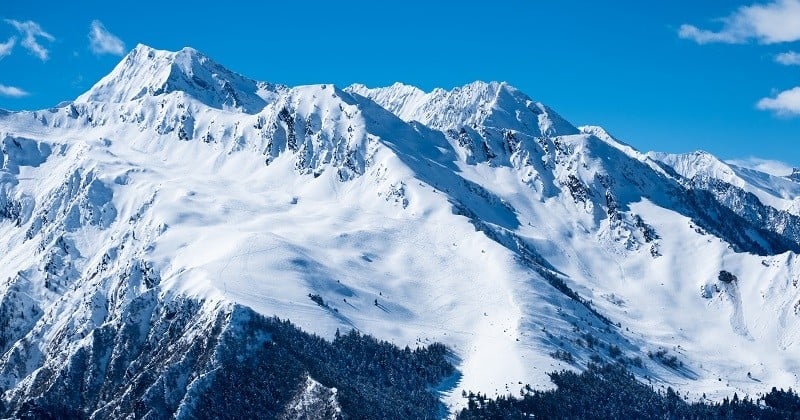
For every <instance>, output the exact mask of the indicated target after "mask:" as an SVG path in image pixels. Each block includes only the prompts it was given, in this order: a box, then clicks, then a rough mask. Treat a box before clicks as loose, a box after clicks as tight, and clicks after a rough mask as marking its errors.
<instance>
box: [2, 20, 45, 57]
mask: <svg viewBox="0 0 800 420" xmlns="http://www.w3.org/2000/svg"><path fill="white" fill-rule="evenodd" d="M5 21H6V23H8V24H9V25H11V26H13V27H14V28H16V29H17V31H19V33H20V35H22V41H21V42H20V45H22V46H23V47H25V49H27V50H28V51H30V52H31V53H32V54H33V55H35V56H37V57H39V59H40V60H42V61H47V58H48V56H49V51H48V50H47V48H45V47H44V46H43V45H42V44H40V43H39V38H43V39H45V40H47V41H55V40H56V38H55V37H54V36H53V35H50V34H48V33H47V32H45V31H44V30H43V29H42V27H41V26H39V24H38V23H36V22H34V21H32V20H28V21H25V22H20V21H18V20H13V19H6V20H5Z"/></svg>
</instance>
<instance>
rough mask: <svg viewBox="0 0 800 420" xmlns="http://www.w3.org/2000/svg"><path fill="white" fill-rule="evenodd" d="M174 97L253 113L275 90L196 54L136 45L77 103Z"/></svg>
mask: <svg viewBox="0 0 800 420" xmlns="http://www.w3.org/2000/svg"><path fill="white" fill-rule="evenodd" d="M177 91H180V92H184V93H186V94H188V95H189V96H192V97H193V98H195V99H197V100H199V101H201V102H203V103H205V104H206V105H208V106H211V107H214V108H219V109H227V108H233V109H239V110H241V111H244V112H247V113H255V112H258V111H259V110H261V109H262V108H263V107H264V106H265V105H266V102H267V97H268V93H269V92H270V91H274V87H273V86H270V85H268V84H266V83H260V82H256V81H254V80H251V79H248V78H246V77H244V76H241V75H239V74H237V73H235V72H232V71H230V70H228V69H226V68H225V67H223V66H221V65H219V64H217V63H216V62H214V61H213V60H211V59H210V58H208V57H207V56H206V55H204V54H202V53H201V52H199V51H197V50H195V49H194V48H189V47H185V48H183V49H181V50H179V51H176V52H172V51H164V50H157V49H155V48H152V47H149V46H147V45H144V44H138V45H137V46H136V47H134V48H133V49H132V50H131V51H130V52H129V53H128V54H127V55H126V56H125V57H124V58H123V59H122V61H120V63H119V64H117V66H116V67H115V68H114V70H112V71H111V73H109V74H108V75H107V76H105V77H103V78H102V79H101V80H100V81H99V82H97V84H95V85H94V86H93V87H92V88H91V89H89V91H87V92H86V93H84V94H83V95H81V96H79V97H78V99H77V100H76V102H116V103H120V102H130V101H136V100H139V99H140V98H143V97H145V96H158V95H163V94H169V93H172V92H177Z"/></svg>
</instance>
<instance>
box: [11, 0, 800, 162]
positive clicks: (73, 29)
mask: <svg viewBox="0 0 800 420" xmlns="http://www.w3.org/2000/svg"><path fill="white" fill-rule="evenodd" d="M177 3H179V2H169V1H163V0H161V1H158V2H156V1H150V0H141V1H138V2H136V4H135V5H131V6H127V7H118V6H116V5H115V6H110V5H109V4H108V3H107V2H100V1H94V0H87V1H75V2H52V4H51V2H6V3H5V4H4V6H3V8H2V10H0V19H2V20H1V21H0V56H2V58H0V108H5V109H12V110H17V109H40V108H47V107H50V106H53V105H55V104H57V103H59V102H61V101H65V100H70V99H74V98H75V97H76V96H77V95H79V94H80V93H82V92H83V91H85V90H87V89H88V88H89V87H90V86H91V85H92V84H93V83H94V82H95V81H97V80H98V79H99V78H100V77H102V76H103V75H105V74H106V73H108V72H109V71H110V70H111V69H112V68H113V67H114V65H115V64H116V63H117V62H118V61H119V60H120V57H121V54H122V53H123V52H126V51H127V50H129V49H130V48H133V47H134V46H135V45H136V44H137V43H144V44H147V45H150V46H152V47H155V48H159V49H169V50H176V49H179V48H181V47H184V46H192V47H194V48H196V49H198V50H200V51H202V52H204V53H206V54H207V55H209V56H211V57H212V58H214V59H215V60H216V61H218V62H220V63H221V64H223V65H225V66H226V67H228V68H230V69H232V70H234V71H237V72H239V73H242V74H244V75H246V76H249V77H251V78H254V79H258V80H264V81H270V82H275V83H284V84H288V85H297V84H309V83H335V84H337V85H341V86H346V85H349V84H351V83H354V82H360V83H365V84H366V85H368V86H379V85H387V84H391V83H393V82H395V81H402V82H404V83H409V84H413V85H416V86H419V87H421V88H423V89H425V90H429V89H431V88H434V87H445V88H450V87H453V86H457V85H462V84H465V83H468V82H470V81H473V80H478V79H481V80H505V81H507V82H509V83H511V84H512V85H514V86H516V87H518V88H519V89H521V90H523V91H524V92H526V93H528V94H529V95H530V96H531V97H533V98H534V99H536V100H538V101H542V102H544V103H546V104H548V105H549V106H551V107H553V108H554V109H555V110H556V111H558V112H559V113H560V114H562V115H563V116H564V117H566V118H567V119H568V120H570V121H572V122H573V123H575V124H597V125H602V126H604V127H605V128H606V129H608V130H609V131H610V132H611V133H612V134H614V135H615V136H617V137H619V138H621V139H623V140H625V141H626V142H628V143H630V144H632V145H633V146H635V147H637V148H639V149H641V150H659V151H668V152H688V151H693V150H697V149H703V150H707V151H710V152H712V153H714V154H716V155H718V156H720V157H722V158H726V159H727V158H747V157H751V156H757V157H761V158H766V159H778V160H782V161H784V162H787V163H789V164H791V165H796V166H800V147H797V146H796V140H798V139H799V138H798V137H800V136H798V133H800V88H798V89H797V90H794V91H793V90H792V89H793V88H795V87H798V86H800V54H797V55H793V54H792V52H793V51H796V52H798V53H800V42H798V41H800V0H774V1H762V2H752V1H749V2H737V1H724V2H723V1H704V2H694V1H692V2H690V1H684V0H680V1H672V2H649V1H641V0H637V1H632V0H618V1H577V0H561V1H540V0H528V1H508V0H493V1H492V2H475V1H464V2H458V3H451V2H435V1H430V0H428V1H418V0H407V1H404V2H376V1H374V0H372V1H341V2H328V1H319V2H318V1H310V0H309V1H306V2H303V3H297V2H233V1H231V2H205V1H197V2H193V3H192V4H191V5H180V4H177ZM273 3H275V4H273ZM445 3H449V4H445ZM92 35H93V36H92ZM31 37H32V40H33V42H31ZM12 39H13V42H12Z"/></svg>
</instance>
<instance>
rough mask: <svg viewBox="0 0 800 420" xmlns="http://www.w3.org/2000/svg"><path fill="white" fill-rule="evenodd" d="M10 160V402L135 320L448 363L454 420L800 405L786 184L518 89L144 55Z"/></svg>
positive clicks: (192, 54) (4, 238) (25, 134)
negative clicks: (774, 399)
mask: <svg viewBox="0 0 800 420" xmlns="http://www.w3.org/2000/svg"><path fill="white" fill-rule="evenodd" d="M0 140H1V141H2V152H3V153H2V155H0V156H2V160H0V162H1V163H2V170H0V279H6V280H4V281H3V282H2V283H1V284H0V315H2V316H0V322H2V323H3V324H2V327H3V329H2V331H3V333H2V334H0V339H2V340H0V351H1V352H2V354H3V356H2V358H0V367H2V368H0V387H2V388H5V389H8V391H7V392H6V398H8V399H14V398H19V396H20V395H23V396H24V395H26V392H31V391H30V390H31V389H33V388H32V386H33V385H32V384H35V383H36V377H37V375H40V374H41V372H44V371H52V370H55V371H58V370H59V369H64V368H63V364H64V363H65V361H69V360H72V358H73V357H75V356H74V355H75V354H77V352H78V351H79V349H81V348H85V347H86V346H87V345H89V342H88V341H87V340H88V338H90V337H92V336H93V335H94V334H98V331H99V330H100V329H101V328H103V326H104V325H106V326H107V325H118V324H120V323H122V322H133V323H134V324H135V323H136V322H139V321H136V319H134V320H132V321H131V319H130V315H129V312H130V311H128V310H123V308H130V305H132V304H133V302H138V301H137V298H138V297H141V296H144V295H147V296H152V297H153V298H154V299H156V300H157V301H158V302H161V303H162V304H166V303H169V302H179V301H183V300H186V299H190V300H197V301H201V302H204V303H203V304H202V305H200V306H199V308H200V309H198V310H199V311H200V312H201V315H202V314H206V315H202V316H201V318H202V319H206V318H207V319H213V318H214V316H215V315H214V314H215V313H217V312H218V311H220V310H221V309H220V308H224V307H226V306H225V305H229V304H232V303H236V304H241V305H245V306H248V307H250V308H253V309H254V310H256V311H257V312H259V313H262V314H265V315H278V316H280V317H282V318H288V319H290V320H292V321H293V322H294V323H296V324H297V325H299V326H301V327H302V328H304V329H305V330H307V331H311V332H315V333H317V334H320V335H323V336H325V337H332V336H333V334H334V332H335V331H336V329H337V328H340V329H348V328H357V329H359V330H361V331H363V332H365V333H369V334H372V335H375V336H377V337H379V338H382V339H386V340H391V341H392V342H394V343H396V344H398V345H401V346H405V345H409V346H411V347H414V346H416V345H419V344H425V343H429V342H434V341H439V342H443V343H445V344H447V345H448V346H450V347H451V348H453V350H454V351H455V354H456V356H457V366H458V368H459V370H460V376H459V377H458V378H454V379H453V381H452V383H447V384H442V385H441V390H442V396H443V399H444V400H445V401H446V402H447V403H448V404H449V405H451V406H453V407H457V406H458V405H459V404H462V403H463V401H462V398H461V392H462V390H472V391H480V392H486V393H488V394H490V395H491V394H497V393H499V394H504V393H507V392H516V391H517V390H518V389H519V387H520V383H530V384H533V385H540V386H548V385H549V379H548V377H547V376H546V372H547V371H551V370H553V369H556V368H561V367H573V368H580V366H581V365H583V364H585V363H586V362H587V361H588V360H589V359H590V357H592V356H598V357H601V358H604V359H612V358H621V359H625V360H628V361H629V363H632V364H633V366H634V367H633V369H634V370H635V372H636V373H637V374H639V375H641V376H642V377H646V378H648V379H650V380H652V381H653V382H654V383H655V384H657V385H659V386H667V385H673V386H675V385H677V386H678V388H679V389H683V390H687V391H690V392H691V393H692V395H693V396H699V395H701V394H702V393H706V394H707V395H709V396H710V397H715V396H722V395H729V394H731V393H732V392H733V391H737V392H739V394H740V395H741V394H743V393H744V394H748V393H749V394H751V395H754V394H755V393H756V392H759V391H762V390H764V389H765V387H766V386H770V387H771V386H779V387H780V386H783V387H788V386H792V387H795V388H797V386H798V384H800V378H798V377H797V374H796V372H800V356H798V354H800V353H799V352H798V350H797V345H798V343H797V342H798V339H800V323H798V316H799V314H800V293H798V284H797V279H798V277H800V267H798V264H797V254H796V252H797V251H798V249H800V242H798V236H797V235H796V233H797V232H800V223H798V222H797V221H796V220H795V219H794V218H793V217H792V216H795V215H797V212H796V211H793V210H792V207H791V204H790V202H791V201H792V200H794V199H795V198H796V191H797V189H796V188H795V185H796V184H792V183H791V182H792V181H788V179H786V178H781V179H778V178H776V177H772V176H769V175H767V174H763V173H759V172H756V171H752V170H745V169H743V168H739V167H735V166H731V165H726V164H724V163H722V162H719V161H718V160H715V159H714V158H713V157H712V156H709V155H703V156H699V155H698V156H695V155H691V156H690V157H687V156H674V155H663V154H653V153H651V154H644V153H641V152H638V151H636V150H635V149H633V148H632V147H630V146H628V145H626V144H624V143H622V142H619V141H617V140H615V139H614V138H613V137H611V136H610V135H608V134H607V133H606V132H605V131H604V130H602V129H601V128H599V127H582V128H580V129H579V128H577V127H575V126H573V125H572V124H570V123H569V122H567V121H565V120H564V119H563V118H561V117H560V116H558V115H557V114H556V113H555V112H554V111H553V110H551V109H550V108H548V107H546V106H545V105H543V104H540V103H537V102H535V101H533V100H531V99H530V98H528V97H527V96H526V95H525V94H524V93H522V92H520V91H518V90H517V89H515V88H513V87H511V86H509V85H507V84H505V83H495V82H492V83H484V82H475V83H472V84H470V85H467V86H464V87H461V88H456V89H453V90H450V91H446V90H442V89H437V90H434V91H432V92H430V93H426V92H423V91H421V90H419V89H417V88H414V87H410V86H405V85H401V84H395V85H393V86H390V87H386V88H377V89H369V88H367V87H365V86H362V85H354V86H350V87H348V88H345V89H340V88H337V87H335V86H333V85H314V86H299V87H285V86H277V85H272V84H268V83H262V82H255V81H252V80H250V79H247V78H246V77H243V76H241V75H238V74H236V73H233V72H231V71H229V70H226V69H225V68H223V67H222V66H220V65H219V64H216V63H214V62H213V61H212V60H210V59H209V58H207V57H205V56H203V55H202V54H201V53H199V52H197V51H195V50H192V49H188V48H187V49H184V50H181V51H179V52H166V51H158V50H154V49H151V48H149V47H146V46H143V45H139V46H137V47H136V48H135V49H134V50H133V51H132V52H131V53H130V54H129V55H128V56H127V57H125V58H124V59H123V60H122V62H121V63H120V64H119V65H118V66H117V67H116V68H115V69H114V70H113V71H112V73H111V74H109V75H108V76H106V77H104V78H103V79H102V80H100V81H99V82H98V84H97V85H95V86H94V87H93V88H92V89H90V90H89V91H88V92H86V93H85V94H83V95H81V96H80V97H79V98H78V99H76V101H74V102H73V103H69V104H65V105H63V106H60V107H57V108H53V109H48V110H42V111H36V112H18V113H7V114H3V115H0ZM698 175H702V176H703V177H705V179H713V180H716V181H720V182H724V185H723V184H720V183H710V182H705V183H702V184H700V183H697V182H694V181H696V180H697V179H698ZM709 185H711V186H713V188H711V187H709ZM723 186H724V187H725V188H724V189H723V188H722V187H723ZM748 194H750V195H748ZM753 197H755V200H753ZM759 220H760V221H759ZM722 270H725V271H728V272H730V273H732V274H734V275H735V276H736V278H737V280H735V281H734V282H731V283H727V282H723V281H721V280H720V279H719V274H720V272H721V271H722ZM309 295H319V296H320V297H321V298H322V299H323V300H324V302H325V306H320V305H318V304H316V303H315V302H314V301H312V300H311V299H309ZM17 314H29V315H24V316H23V315H19V316H18V315H17ZM142 322H144V321H142ZM143 325H144V324H143ZM142 328H144V327H142ZM198 328H200V327H198ZM200 329H201V330H202V328H200ZM556 351H567V352H569V353H570V354H571V355H572V356H573V358H574V362H571V363H570V362H566V361H563V360H559V359H557V358H555V357H553V356H551V354H555V352H556ZM562 354H563V353H562ZM648 354H650V355H652V357H649V356H648ZM671 356H675V357H676V359H675V361H672V359H670V357H671ZM637 358H639V359H640V360H641V364H639V363H636V362H635V360H636V359H637ZM636 365H639V366H638V367H636ZM309 381H312V382H309V384H313V383H314V382H313V379H312V378H309ZM309 386H311V385H309Z"/></svg>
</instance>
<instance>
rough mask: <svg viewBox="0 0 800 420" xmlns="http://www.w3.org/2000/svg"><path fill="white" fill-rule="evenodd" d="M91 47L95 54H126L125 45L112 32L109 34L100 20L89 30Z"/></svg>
mask: <svg viewBox="0 0 800 420" xmlns="http://www.w3.org/2000/svg"><path fill="white" fill-rule="evenodd" d="M89 47H90V48H91V49H92V52H93V53H95V54H114V55H122V54H124V53H125V44H123V43H122V40H120V39H119V38H117V37H116V36H115V35H114V34H112V33H111V32H108V30H107V29H106V27H105V26H103V23H102V22H100V21H99V20H94V21H92V26H91V29H90V30H89Z"/></svg>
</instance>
